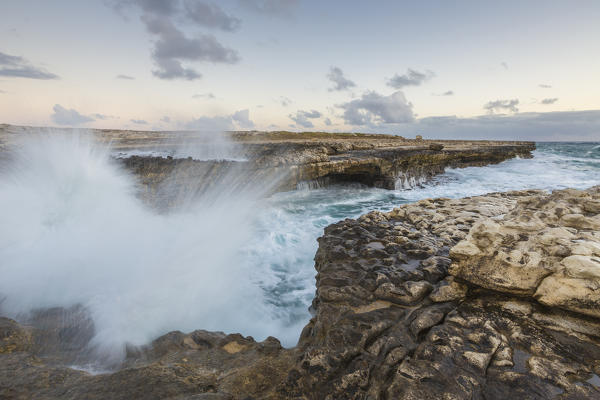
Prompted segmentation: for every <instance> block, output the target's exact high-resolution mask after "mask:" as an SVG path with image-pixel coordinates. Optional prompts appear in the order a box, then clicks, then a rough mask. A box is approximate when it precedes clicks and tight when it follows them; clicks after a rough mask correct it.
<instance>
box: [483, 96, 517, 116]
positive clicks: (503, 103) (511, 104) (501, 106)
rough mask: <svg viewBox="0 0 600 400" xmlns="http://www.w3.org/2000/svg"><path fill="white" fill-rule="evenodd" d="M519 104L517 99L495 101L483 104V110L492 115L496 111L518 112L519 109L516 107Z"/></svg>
mask: <svg viewBox="0 0 600 400" xmlns="http://www.w3.org/2000/svg"><path fill="white" fill-rule="evenodd" d="M518 104H519V100H518V99H512V100H495V101H488V102H487V103H485V104H484V105H483V109H484V110H487V111H488V113H490V114H493V113H494V112H497V111H500V112H502V111H509V112H513V113H516V112H519V109H518V108H517V105H518Z"/></svg>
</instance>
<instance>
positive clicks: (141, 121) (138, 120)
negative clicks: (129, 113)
mask: <svg viewBox="0 0 600 400" xmlns="http://www.w3.org/2000/svg"><path fill="white" fill-rule="evenodd" d="M130 121H131V122H133V123H134V124H138V125H148V121H146V120H143V119H131V120H130Z"/></svg>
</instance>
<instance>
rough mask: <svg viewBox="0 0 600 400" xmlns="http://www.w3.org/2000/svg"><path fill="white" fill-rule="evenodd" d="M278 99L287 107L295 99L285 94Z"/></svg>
mask: <svg viewBox="0 0 600 400" xmlns="http://www.w3.org/2000/svg"><path fill="white" fill-rule="evenodd" d="M276 101H278V102H279V104H281V105H282V106H283V107H287V106H289V105H290V104H292V103H293V101H292V100H291V99H289V98H287V97H285V96H281V97H279V99H278V100H276Z"/></svg>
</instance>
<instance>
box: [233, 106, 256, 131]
mask: <svg viewBox="0 0 600 400" xmlns="http://www.w3.org/2000/svg"><path fill="white" fill-rule="evenodd" d="M231 119H232V120H233V121H234V122H237V123H238V125H239V126H240V128H254V122H252V121H251V120H250V110H248V109H246V110H239V111H236V112H235V113H233V115H232V116H231Z"/></svg>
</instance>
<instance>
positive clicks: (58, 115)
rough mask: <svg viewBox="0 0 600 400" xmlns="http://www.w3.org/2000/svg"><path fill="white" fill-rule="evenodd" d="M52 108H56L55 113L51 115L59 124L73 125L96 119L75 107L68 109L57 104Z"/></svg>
mask: <svg viewBox="0 0 600 400" xmlns="http://www.w3.org/2000/svg"><path fill="white" fill-rule="evenodd" d="M52 109H53V110H54V113H53V114H52V115H50V118H51V119H52V121H54V122H55V123H57V124H59V125H71V126H73V125H80V124H85V123H86V122H91V121H94V118H92V117H89V116H87V115H82V114H80V113H79V112H78V111H77V110H74V109H66V108H64V107H63V106H61V105H60V104H55V105H54V107H53V108H52Z"/></svg>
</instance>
